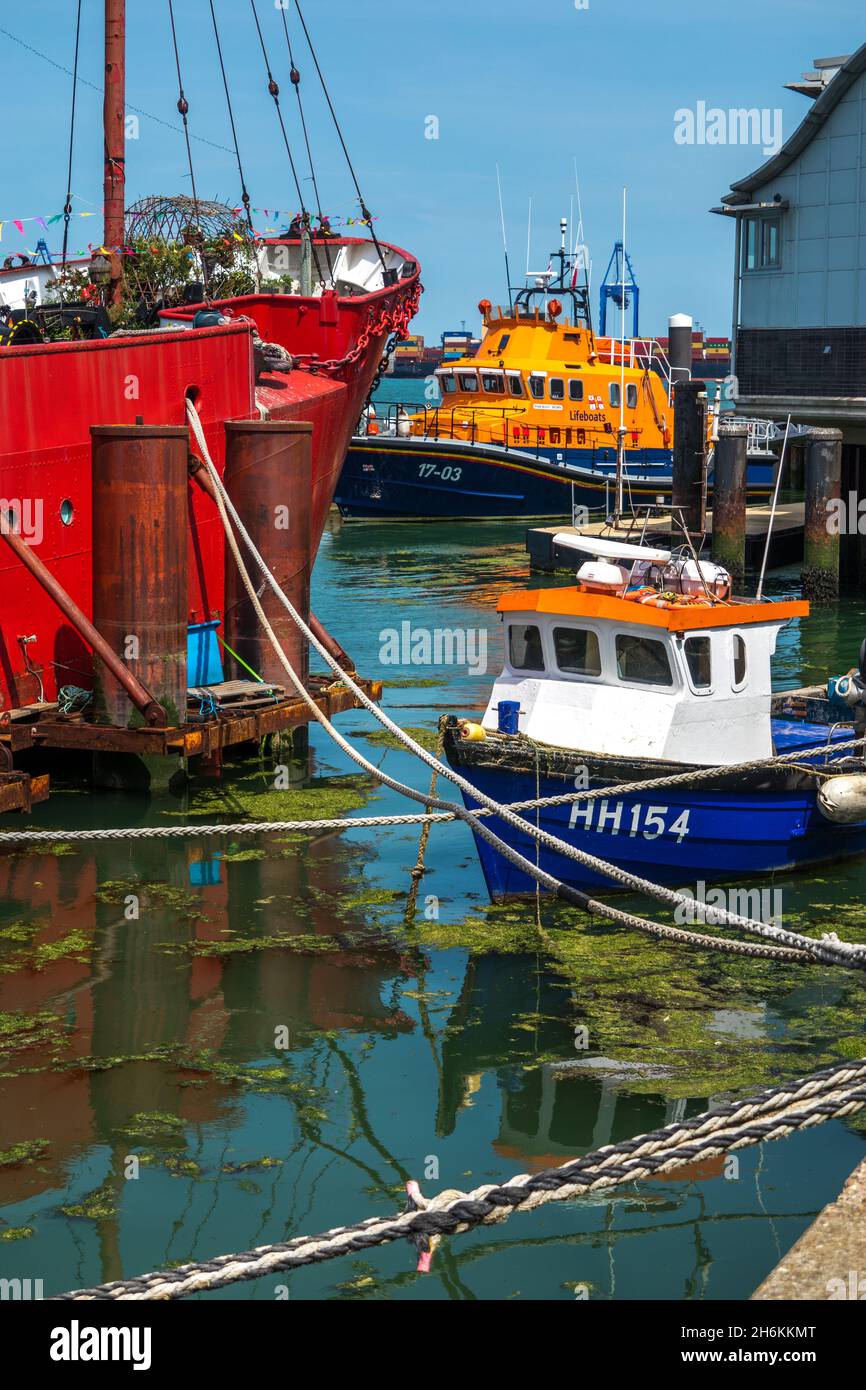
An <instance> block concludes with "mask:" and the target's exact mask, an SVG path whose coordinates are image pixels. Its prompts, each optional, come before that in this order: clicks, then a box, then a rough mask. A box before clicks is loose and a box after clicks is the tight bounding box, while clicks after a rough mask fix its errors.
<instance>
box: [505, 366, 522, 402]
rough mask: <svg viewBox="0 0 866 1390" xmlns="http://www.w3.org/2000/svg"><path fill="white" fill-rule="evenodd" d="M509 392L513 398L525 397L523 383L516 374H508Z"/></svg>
mask: <svg viewBox="0 0 866 1390" xmlns="http://www.w3.org/2000/svg"><path fill="white" fill-rule="evenodd" d="M507 380H508V390H509V392H510V393H511V395H512V396H520V397H522V396H523V382H522V381H521V379H520V377H519V376H518V374H517V373H516V372H509V373H508V377H507Z"/></svg>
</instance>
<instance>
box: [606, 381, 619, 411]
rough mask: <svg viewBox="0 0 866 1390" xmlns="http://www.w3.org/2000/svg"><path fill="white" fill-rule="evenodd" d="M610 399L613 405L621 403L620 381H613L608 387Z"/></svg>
mask: <svg viewBox="0 0 866 1390" xmlns="http://www.w3.org/2000/svg"><path fill="white" fill-rule="evenodd" d="M607 394H608V399H609V401H610V403H611V405H614V406H615V405H619V382H618V381H612V382H611V383H610V385H609V386H608V388H607Z"/></svg>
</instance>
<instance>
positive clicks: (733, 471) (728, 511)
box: [712, 418, 749, 587]
mask: <svg viewBox="0 0 866 1390" xmlns="http://www.w3.org/2000/svg"><path fill="white" fill-rule="evenodd" d="M748 440H749V427H748V425H747V423H746V421H745V420H736V419H731V420H728V419H724V418H722V419H721V420H720V421H719V437H718V439H717V441H716V461H715V468H714V470H713V546H712V556H713V559H714V560H715V561H716V563H717V564H719V565H723V566H724V568H725V569H726V570H728V571H729V573H730V575H731V578H732V579H733V581H734V585H735V587H736V586H737V585H741V584H742V582H743V577H744V575H745V571H746V465H747V455H748Z"/></svg>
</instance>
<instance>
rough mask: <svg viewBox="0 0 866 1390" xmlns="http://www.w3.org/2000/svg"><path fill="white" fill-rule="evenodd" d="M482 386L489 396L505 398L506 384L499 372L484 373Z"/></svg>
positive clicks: (482, 374)
mask: <svg viewBox="0 0 866 1390" xmlns="http://www.w3.org/2000/svg"><path fill="white" fill-rule="evenodd" d="M481 385H482V386H483V387H484V390H485V391H486V392H487V394H488V396H503V395H504V394H505V384H504V382H503V380H502V377H501V376H500V375H499V373H498V372H482V373H481Z"/></svg>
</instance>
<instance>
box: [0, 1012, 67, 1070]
mask: <svg viewBox="0 0 866 1390" xmlns="http://www.w3.org/2000/svg"><path fill="white" fill-rule="evenodd" d="M59 1033H60V1020H59V1018H58V1017H57V1015H56V1014H53V1013H49V1012H48V1011H47V1010H44V1009H43V1010H40V1011H38V1012H37V1013H33V1014H25V1013H9V1014H3V1013H0V1061H3V1060H5V1059H7V1058H9V1057H11V1056H13V1055H14V1054H15V1053H16V1052H22V1051H23V1050H24V1049H25V1048H30V1047H45V1046H48V1045H50V1046H52V1047H58V1046H59V1045H60V1041H61V1040H60V1037H59Z"/></svg>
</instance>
